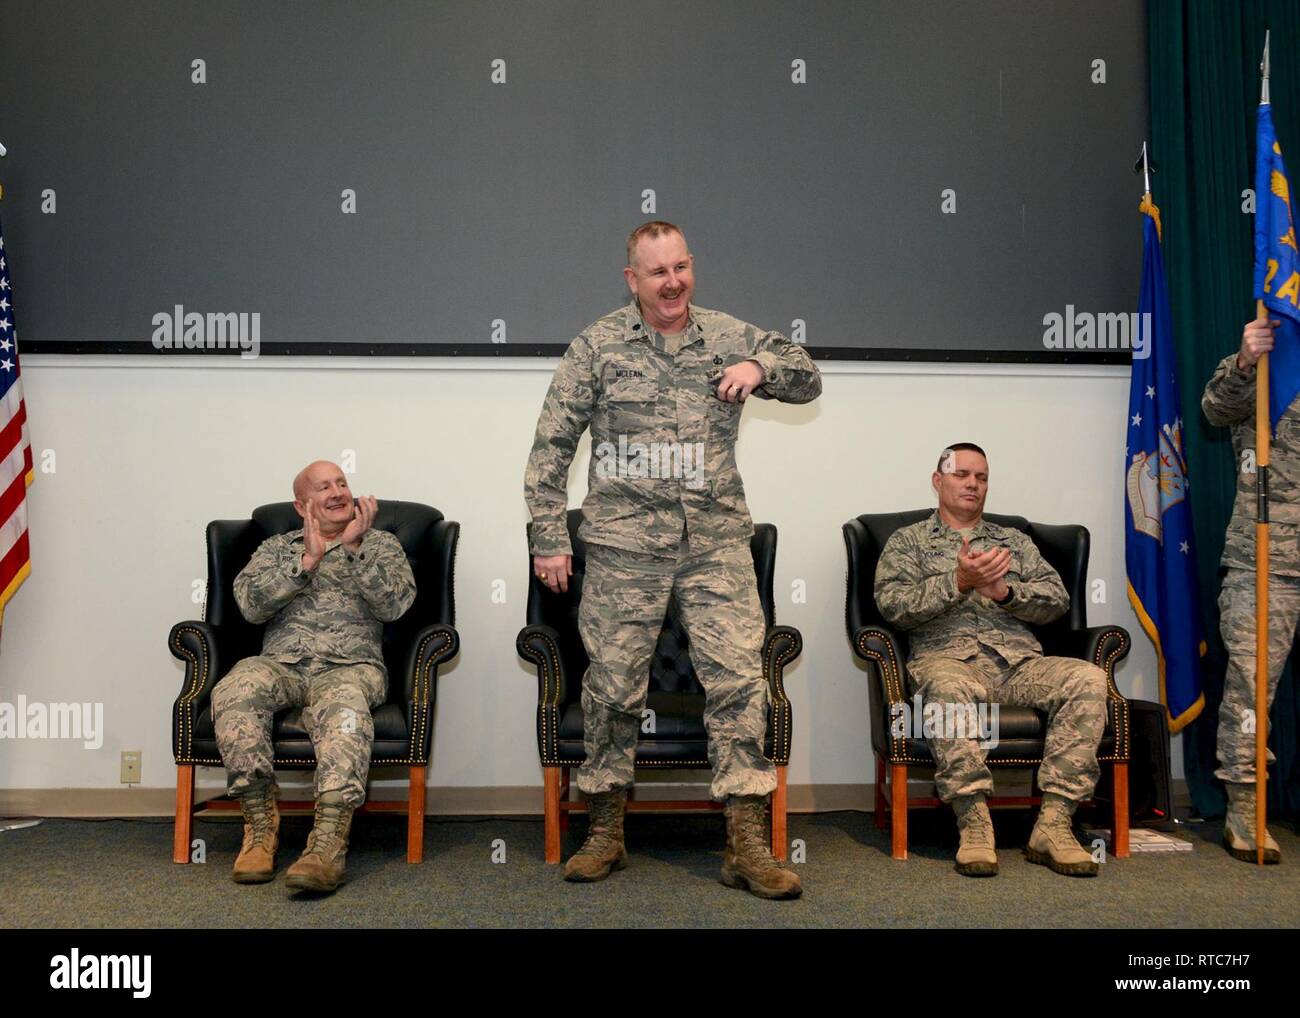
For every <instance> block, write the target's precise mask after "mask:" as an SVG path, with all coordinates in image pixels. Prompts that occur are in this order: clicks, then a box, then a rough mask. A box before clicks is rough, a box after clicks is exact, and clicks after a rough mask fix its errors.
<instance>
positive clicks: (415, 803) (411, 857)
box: [406, 767, 425, 863]
mask: <svg viewBox="0 0 1300 1018" xmlns="http://www.w3.org/2000/svg"><path fill="white" fill-rule="evenodd" d="M424 774H425V768H424V767H412V768H411V776H410V785H409V787H408V788H407V791H406V861H407V862H410V863H416V862H424Z"/></svg>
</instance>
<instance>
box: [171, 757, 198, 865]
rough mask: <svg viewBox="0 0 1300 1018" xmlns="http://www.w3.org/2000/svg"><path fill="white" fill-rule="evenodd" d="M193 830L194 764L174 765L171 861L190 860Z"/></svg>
mask: <svg viewBox="0 0 1300 1018" xmlns="http://www.w3.org/2000/svg"><path fill="white" fill-rule="evenodd" d="M193 831H194V765H193V764H177V765H176V826H175V827H174V828H173V829H172V862H178V863H188V862H189V861H190V835H191V834H192V833H193Z"/></svg>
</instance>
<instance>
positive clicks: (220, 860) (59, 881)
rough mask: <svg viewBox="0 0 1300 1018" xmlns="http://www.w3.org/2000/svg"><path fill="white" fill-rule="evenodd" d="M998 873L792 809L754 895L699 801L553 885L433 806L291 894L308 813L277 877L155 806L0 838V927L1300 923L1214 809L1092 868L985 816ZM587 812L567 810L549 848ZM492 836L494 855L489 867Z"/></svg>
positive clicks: (375, 819) (922, 839)
mask: <svg viewBox="0 0 1300 1018" xmlns="http://www.w3.org/2000/svg"><path fill="white" fill-rule="evenodd" d="M994 819H995V823H996V826H997V833H998V848H999V852H998V855H999V862H1000V866H1001V871H1002V872H1001V874H1000V875H999V876H998V877H996V878H993V879H985V880H973V879H970V878H966V877H961V876H959V875H958V874H957V873H955V872H954V870H953V868H952V852H953V850H954V847H955V844H956V831H955V826H954V824H953V822H952V818H951V816H949V815H945V814H941V813H939V812H937V811H934V812H927V813H923V814H914V815H913V820H912V839H911V841H912V844H911V858H910V859H909V860H908V861H906V862H896V861H894V860H893V859H891V858H890V856H889V843H888V840H887V833H886V832H884V831H878V830H877V829H876V828H875V827H874V826H873V824H872V818H871V816H870V814H862V813H826V814H815V815H808V816H792V817H791V818H790V836H791V838H798V839H802V841H803V842H804V845H805V851H806V861H805V862H803V863H802V864H800V865H799V866H798V867H797V869H798V871H799V873H800V875H801V876H802V878H803V882H804V896H803V898H802V899H801V900H799V901H794V902H767V901H760V900H758V899H756V898H753V897H751V896H750V895H748V894H745V893H743V892H741V891H734V890H729V889H727V888H726V887H724V886H723V885H722V884H721V883H719V881H718V868H719V865H720V862H721V855H722V844H723V826H722V819H721V817H719V816H717V815H699V816H697V815H665V814H659V815H647V814H636V815H632V816H630V817H629V818H628V821H627V844H628V850H629V852H630V855H631V858H630V862H629V866H628V868H627V869H626V870H624V871H622V872H621V873H616V874H614V875H613V876H612V877H611V878H610V879H608V880H606V881H604V882H603V883H599V884H589V885H579V884H566V883H565V882H564V881H562V880H561V879H560V875H559V868H558V867H552V866H547V865H546V864H545V862H544V861H543V858H542V824H541V820H540V818H536V819H535V818H531V817H521V818H514V817H487V818H465V817H441V818H439V817H434V818H430V819H429V822H428V824H427V827H426V835H425V861H424V862H423V863H422V864H421V865H418V866H412V865H409V864H407V862H406V861H405V830H406V827H405V823H406V822H405V819H404V818H400V817H394V816H384V815H371V816H361V817H358V818H357V821H356V823H355V826H354V830H353V840H352V847H351V850H350V852H349V855H348V882H347V883H346V884H345V885H344V886H343V887H342V888H340V890H339V891H338V892H337V893H336V894H334V895H332V896H326V897H315V896H304V895H299V894H294V893H292V892H290V891H288V889H287V888H286V887H285V885H284V880H283V871H284V869H285V868H287V866H288V865H289V864H290V863H291V862H292V861H293V859H295V858H296V857H297V854H298V853H299V852H300V851H301V849H302V845H303V843H304V840H305V838H306V834H307V830H308V828H309V826H310V819H309V818H308V817H290V818H286V819H285V820H284V824H283V828H282V848H281V853H280V861H279V871H278V875H277V879H276V880H275V881H274V882H273V883H270V884H264V885H258V886H251V887H248V886H239V885H236V884H234V883H233V882H232V881H231V880H230V878H229V870H230V865H231V863H232V862H233V860H234V856H235V854H236V852H237V851H238V848H239V842H240V831H241V828H240V825H239V822H238V819H237V818H233V817H232V818H225V817H223V818H221V819H215V820H197V821H196V822H195V831H194V836H195V837H196V838H200V839H203V841H204V844H205V847H206V853H207V861H206V863H205V864H203V865H188V866H177V865H175V864H173V863H172V862H171V861H170V855H171V836H172V828H171V823H170V821H168V820H163V819H150V820H93V821H87V820H47V821H45V822H44V823H43V824H42V825H40V826H39V827H35V828H31V829H28V830H19V831H12V832H6V833H0V926H3V927H6V928H15V927H16V928H27V927H70V928H97V927H119V926H121V927H158V926H164V927H244V928H247V927H628V926H631V927H678V928H680V927H695V928H705V927H746V926H747V927H759V928H761V927H964V928H971V927H976V928H980V927H1058V926H1059V927H1074V928H1079V927H1088V928H1134V927H1181V928H1219V927H1231V928H1239V927H1287V928H1290V927H1295V926H1296V925H1297V923H1298V922H1300V836H1297V833H1296V829H1295V825H1294V822H1293V821H1283V822H1280V823H1275V824H1274V825H1273V827H1272V829H1273V830H1274V833H1275V836H1276V837H1277V839H1278V842H1279V843H1280V844H1281V846H1282V853H1283V862H1282V865H1280V866H1269V867H1264V868H1256V867H1253V866H1249V865H1246V864H1243V863H1240V862H1237V861H1236V860H1234V859H1232V858H1230V857H1229V856H1228V855H1227V853H1226V852H1224V851H1223V849H1222V848H1221V847H1219V844H1218V838H1219V835H1220V832H1221V829H1222V827H1221V822H1209V823H1206V824H1203V825H1189V826H1185V827H1183V828H1181V830H1180V834H1181V836H1183V837H1185V838H1186V839H1187V840H1190V841H1191V842H1192V843H1193V845H1194V848H1193V850H1192V851H1191V852H1186V853H1164V854H1135V855H1133V856H1132V857H1131V858H1129V859H1124V860H1111V861H1109V862H1107V863H1106V865H1104V866H1103V867H1102V872H1101V875H1100V876H1099V877H1098V878H1096V879H1092V880H1081V879H1077V878H1075V879H1072V878H1067V877H1062V876H1058V875H1057V874H1055V873H1052V872H1050V871H1049V870H1047V869H1046V868H1044V867H1041V866H1034V865H1031V864H1030V863H1028V862H1027V861H1026V860H1025V859H1024V857H1023V855H1022V854H1021V847H1022V846H1023V845H1024V842H1025V840H1026V839H1027V837H1028V834H1029V828H1030V824H1031V820H1032V815H1031V814H1030V813H1029V812H1028V811H1011V812H998V813H996V814H995V817H994ZM585 826H586V822H585V819H584V818H581V817H579V818H575V819H574V822H573V826H572V829H571V831H570V833H569V835H568V836H567V837H566V840H565V845H564V850H565V853H566V854H567V853H568V852H570V851H572V850H573V849H574V848H575V847H576V846H577V845H578V844H579V841H580V838H581V835H582V833H583V831H584V830H585ZM498 839H499V840H500V843H501V845H497V846H495V847H496V848H497V849H498V856H499V849H500V847H502V846H503V847H504V851H505V861H504V862H503V863H495V862H493V853H494V843H495V842H497V841H498Z"/></svg>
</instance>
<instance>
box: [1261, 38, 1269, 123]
mask: <svg viewBox="0 0 1300 1018" xmlns="http://www.w3.org/2000/svg"><path fill="white" fill-rule="evenodd" d="M1268 37H1269V30H1267V29H1265V31H1264V58H1263V59H1262V60H1260V62H1259V73H1260V75H1261V77H1260V82H1259V104H1260V105H1261V106H1263V105H1265V104H1266V103H1267V102H1268Z"/></svg>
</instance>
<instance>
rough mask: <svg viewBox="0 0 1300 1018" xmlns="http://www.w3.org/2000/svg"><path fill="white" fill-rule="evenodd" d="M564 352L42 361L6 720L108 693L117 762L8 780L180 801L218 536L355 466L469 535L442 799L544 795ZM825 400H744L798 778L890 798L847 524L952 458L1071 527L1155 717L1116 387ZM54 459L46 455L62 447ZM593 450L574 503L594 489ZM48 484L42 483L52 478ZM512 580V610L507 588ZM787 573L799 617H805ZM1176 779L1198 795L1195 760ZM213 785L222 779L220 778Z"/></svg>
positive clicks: (30, 368) (864, 390)
mask: <svg viewBox="0 0 1300 1018" xmlns="http://www.w3.org/2000/svg"><path fill="white" fill-rule="evenodd" d="M554 364H555V362H554V360H526V359H523V358H516V359H465V360H457V361H451V360H448V359H441V358H437V359H418V360H409V361H408V360H397V359H382V360H374V359H361V358H357V359H351V358H349V359H316V358H294V359H277V358H264V359H261V360H257V361H250V362H241V361H232V360H224V359H223V360H221V361H213V360H209V359H203V360H199V359H179V358H178V359H176V360H171V359H165V358H160V357H140V358H135V357H132V358H126V357H123V358H93V359H91V358H79V357H55V356H30V357H27V358H25V359H24V361H23V383H24V386H25V389H26V396H27V407H28V413H29V416H30V421H31V435H32V444H33V450H34V452H35V455H36V462H37V474H36V482H35V484H34V486H33V487H32V488H31V489H30V492H29V499H30V502H29V508H30V518H31V537H32V558H33V569H32V576H31V578H30V579H29V580H28V581H27V583H26V585H25V586H24V587H23V588H22V589H21V590H20V592H19V593H18V595H17V597H16V598H15V599H14V601H13V602H12V603H11V605H10V607H9V610H8V611H7V612H6V613H5V618H4V622H5V625H4V634H3V642H2V643H0V701H5V702H9V703H14V702H16V698H17V696H18V694H25V695H26V697H27V698H28V700H29V701H36V700H39V701H42V702H49V701H65V702H71V701H99V702H102V703H104V705H105V726H104V727H105V732H104V738H103V745H102V746H101V747H100V748H98V749H93V750H92V749H85V748H83V747H82V746H81V745H80V744H79V743H70V742H58V741H50V740H45V741H35V740H7V739H6V740H0V788H10V789H55V788H114V789H116V788H120V787H121V786H120V784H119V756H120V753H121V751H122V750H126V749H138V750H142V751H143V781H142V785H143V786H144V787H146V788H148V787H154V788H164V787H167V786H169V785H171V784H172V783H173V782H174V780H175V779H174V773H175V772H174V768H173V765H172V757H171V748H170V746H171V743H170V738H171V736H170V732H171V721H170V709H171V705H172V702H173V700H174V698H175V697H176V694H177V692H178V691H179V688H180V684H181V679H182V675H183V669H182V666H181V664H180V662H178V661H176V660H174V659H173V658H172V657H171V655H170V654H169V653H168V651H167V649H166V646H165V640H166V636H167V633H168V630H169V628H170V627H171V625H172V624H173V623H175V622H177V621H179V620H181V619H185V618H195V617H197V616H198V612H199V607H198V605H197V604H194V603H193V602H192V600H191V594H192V591H193V587H194V584H195V581H198V580H201V579H203V578H204V576H205V563H204V544H203V528H204V526H205V525H206V523H207V522H208V521H209V520H211V519H216V518H227V519H230V518H239V517H243V516H246V515H247V514H248V512H249V510H250V509H251V508H253V507H254V506H256V505H259V504H261V503H264V502H270V501H279V500H282V499H288V498H289V497H290V481H291V479H292V477H293V475H294V474H295V472H296V471H297V470H298V469H299V468H300V467H301V466H303V465H304V464H305V463H307V462H308V461H309V460H312V459H316V458H327V459H334V460H339V459H341V458H342V457H343V456H344V455H345V453H344V450H354V451H355V459H356V473H355V474H354V475H353V486H354V490H355V491H356V492H357V493H366V494H369V493H373V494H376V495H378V496H380V497H387V498H403V499H410V500H414V501H421V502H427V503H429V504H431V505H434V506H437V507H438V508H439V509H441V510H442V511H443V512H444V513H445V514H446V515H447V516H448V517H449V518H451V519H455V520H459V521H460V523H461V526H462V531H461V544H460V551H459V556H458V560H457V566H456V593H457V622H458V628H459V630H460V634H461V646H462V649H461V654H460V658H459V660H458V661H457V663H456V664H455V665H454V666H453V667H452V668H451V669H450V670H449V671H447V672H445V673H444V675H443V677H442V679H441V687H440V689H439V693H438V715H437V726H436V729H435V733H434V759H433V762H432V766H431V769H430V773H429V783H430V784H431V785H435V786H519V785H533V784H536V785H539V786H540V784H541V773H540V769H539V766H538V762H537V752H536V743H535V739H534V736H533V712H534V704H535V695H536V682H535V679H534V675H533V673H531V672H530V671H529V670H528V669H527V668H526V667H525V666H524V664H523V663H522V662H520V661H519V660H518V658H517V657H516V655H515V650H514V637H515V634H516V632H517V631H518V629H519V627H520V626H521V625H522V624H523V621H524V619H523V612H524V604H525V584H526V581H527V577H528V572H527V570H528V561H527V556H526V548H525V543H524V536H523V527H524V523H525V522H526V519H527V514H526V511H525V507H524V502H523V496H522V480H523V471H524V462H525V459H526V457H527V454H528V450H529V447H530V445H531V442H532V435H533V428H534V426H535V424H536V418H537V412H538V409H539V407H540V404H541V400H542V397H543V395H544V393H545V391H546V386H547V384H548V381H549V379H550V373H551V371H552V370H553V368H554ZM822 370H823V373H824V375H825V393H824V395H823V396H822V398H821V399H820V400H819V401H818V402H817V403H814V404H811V405H809V406H802V407H799V406H784V405H780V404H771V403H765V402H762V401H757V400H755V401H751V402H750V403H749V405H748V407H747V409H746V411H745V418H744V422H743V424H742V427H741V444H740V451H739V459H740V467H741V472H742V474H743V476H744V478H745V482H746V489H747V492H748V496H749V505H750V509H751V511H752V513H753V516H754V519H755V520H758V521H770V522H773V523H775V524H777V526H778V528H779V531H780V544H779V551H778V561H777V577H776V593H777V619H778V621H779V622H782V623H786V624H789V625H793V626H797V627H798V628H799V629H800V630H802V632H803V636H804V645H805V649H804V654H803V657H802V658H801V659H800V660H799V661H798V662H797V663H796V665H795V666H794V667H793V668H792V669H791V670H790V671H788V672H787V675H786V682H787V687H788V690H789V694H790V696H791V699H792V700H793V703H794V716H795V732H794V744H793V759H792V762H791V772H790V781H791V783H792V784H795V785H807V784H811V785H814V786H816V785H823V784H826V785H829V784H860V783H864V782H868V781H871V780H872V777H873V774H874V771H873V768H872V760H871V752H870V745H869V740H868V737H867V734H866V733H867V726H866V723H865V714H866V712H867V689H866V682H865V677H864V673H863V672H862V671H860V670H859V669H858V668H857V667H856V666H855V664H854V662H853V659H852V655H851V652H850V650H849V646H848V642H847V639H846V636H845V632H844V575H845V560H844V549H843V543H842V540H841V537H840V525H841V524H842V523H843V522H844V521H845V520H847V519H848V518H849V517H851V516H854V515H857V514H858V513H863V512H880V511H888V510H896V509H902V508H913V507H919V506H927V505H932V504H933V494H932V493H931V491H930V486H929V476H930V471H931V470H932V469H933V464H934V461H935V459H936V457H937V455H938V452H939V451H940V450H941V449H942V448H943V446H945V445H946V444H948V443H951V442H955V441H974V442H977V443H979V444H980V445H983V446H984V447H985V448H986V449H987V450H988V453H989V459H990V465H991V480H990V495H989V500H988V509H989V511H991V512H1007V513H1019V514H1022V515H1025V516H1028V517H1029V518H1031V519H1036V520H1041V521H1045V522H1069V521H1076V522H1081V523H1083V524H1085V525H1086V526H1087V527H1088V528H1089V529H1090V530H1091V531H1092V536H1093V545H1092V563H1091V575H1092V577H1093V578H1095V579H1101V580H1104V581H1105V583H1106V593H1107V599H1106V602H1105V603H1104V604H1096V605H1092V606H1090V608H1089V621H1090V622H1091V623H1093V624H1099V623H1106V622H1114V623H1118V624H1120V625H1123V626H1125V627H1127V628H1128V629H1129V631H1130V632H1131V633H1132V634H1133V636H1134V649H1133V652H1132V654H1131V655H1130V656H1129V659H1128V660H1127V661H1126V662H1125V663H1124V664H1123V665H1122V667H1121V670H1120V672H1119V685H1120V688H1121V690H1122V691H1124V692H1125V693H1126V694H1129V695H1131V696H1137V697H1142V698H1146V699H1156V698H1157V688H1158V687H1157V677H1156V671H1155V658H1154V653H1153V651H1152V648H1151V646H1150V644H1149V642H1148V641H1147V640H1146V638H1145V637H1144V636H1143V635H1142V633H1141V630H1140V628H1139V626H1138V625H1137V622H1136V620H1135V618H1134V616H1133V614H1132V611H1131V610H1130V608H1129V606H1128V603H1127V599H1126V597H1125V595H1124V591H1125V576H1124V530H1123V515H1122V514H1123V503H1122V485H1121V480H1122V462H1123V448H1124V426H1125V410H1126V407H1127V400H1128V372H1127V369H1126V368H1119V367H1104V366H1097V367H1090V366H1084V367H1075V366H1061V367H1043V366H1016V365H1011V366H974V365H956V366H951V365H933V366H931V365H902V364H869V363H851V364H842V363H826V364H823V365H822ZM47 450H48V452H47ZM585 464H586V451H585V446H584V449H583V450H580V458H579V461H578V465H577V467H576V468H575V470H574V472H573V484H572V487H571V493H572V504H574V505H577V504H578V503H579V502H580V501H581V498H582V494H583V492H584V491H585ZM51 466H52V467H53V469H52V470H51V472H48V473H47V472H43V468H45V469H48V468H49V467H51ZM497 580H504V581H505V589H506V603H505V604H494V603H493V600H492V590H493V583H494V581H497ZM795 580H804V581H806V585H807V600H806V603H792V597H791V591H792V584H793V583H794V581H795ZM1174 773H1175V776H1176V777H1181V775H1182V753H1181V744H1180V741H1179V740H1175V744H1174ZM219 781H220V772H217V771H210V772H206V774H205V782H206V783H219Z"/></svg>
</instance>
